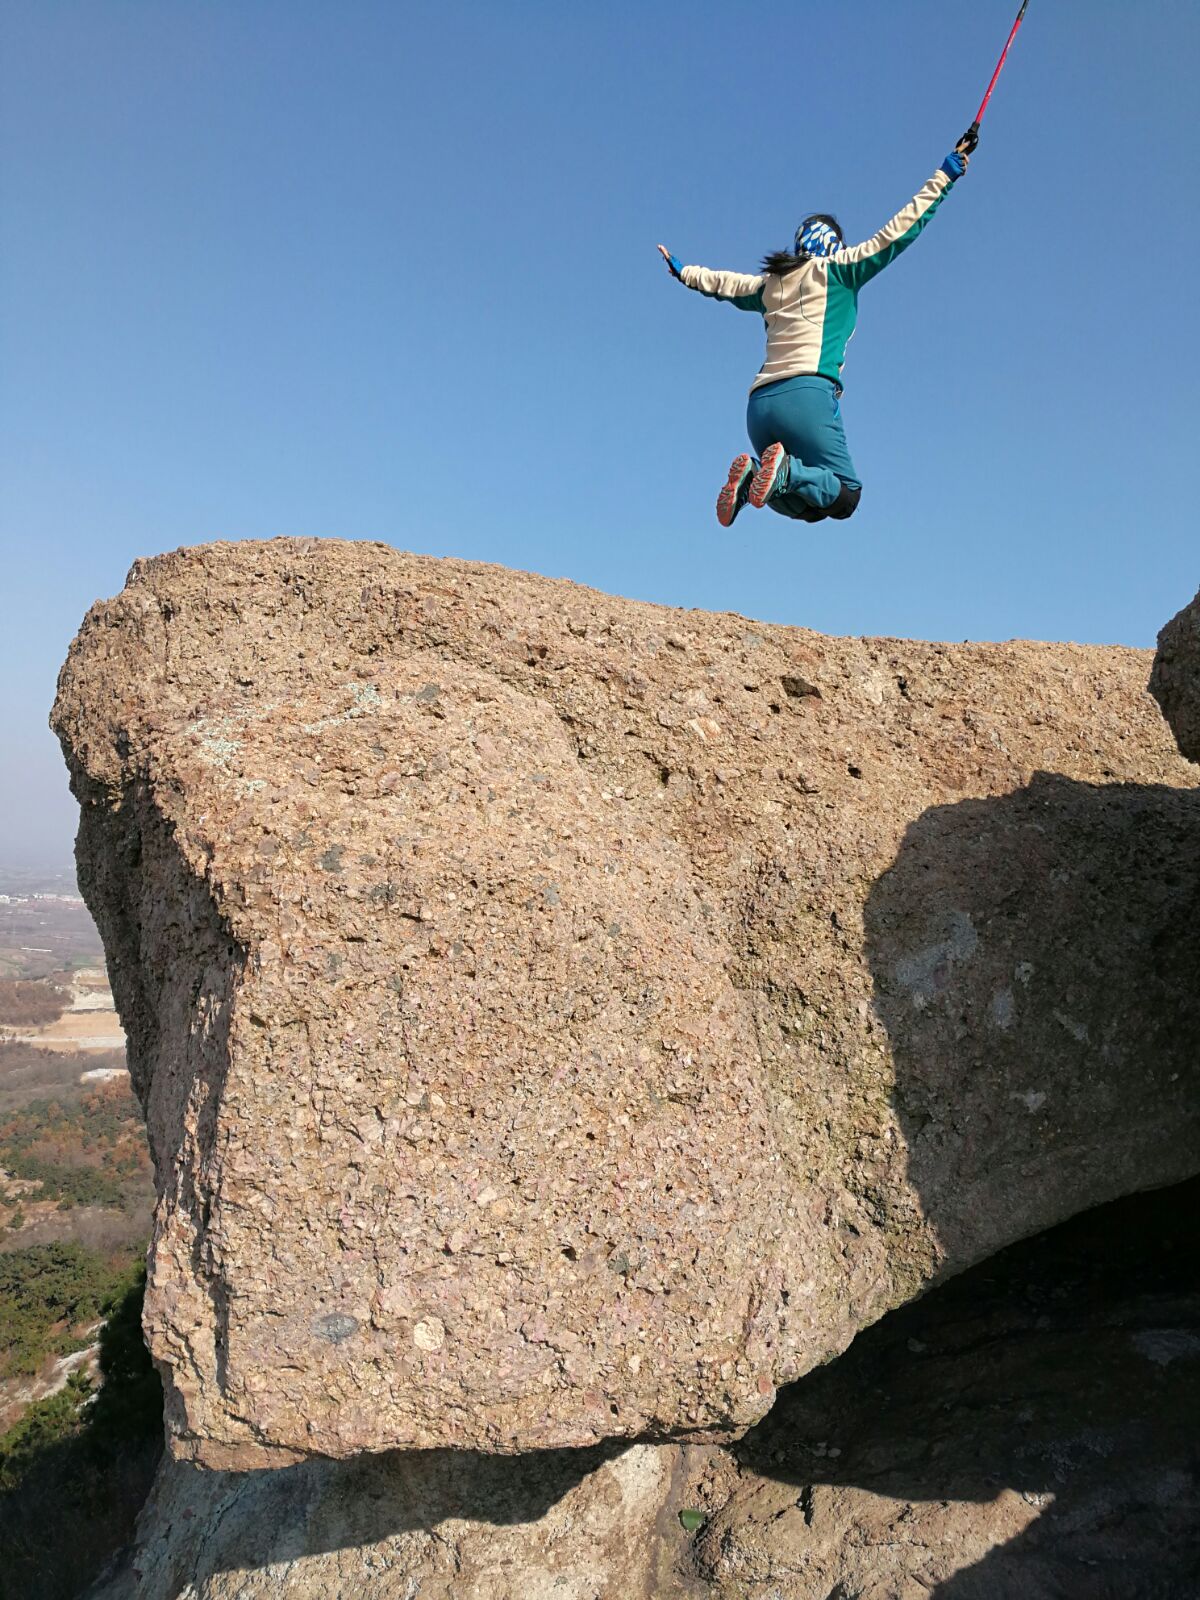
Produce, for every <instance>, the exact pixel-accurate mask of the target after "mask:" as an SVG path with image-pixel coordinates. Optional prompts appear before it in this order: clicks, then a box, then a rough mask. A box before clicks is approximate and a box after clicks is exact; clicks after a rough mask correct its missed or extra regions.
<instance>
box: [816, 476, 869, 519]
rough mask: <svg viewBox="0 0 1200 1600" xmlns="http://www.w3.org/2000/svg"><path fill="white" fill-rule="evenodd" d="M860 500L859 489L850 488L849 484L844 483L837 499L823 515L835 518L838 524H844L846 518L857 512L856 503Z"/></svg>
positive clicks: (860, 492)
mask: <svg viewBox="0 0 1200 1600" xmlns="http://www.w3.org/2000/svg"><path fill="white" fill-rule="evenodd" d="M861 499H862V489H861V488H858V487H854V488H852V487H851V486H850V484H848V483H844V484H843V485H842V487H841V490H840V492H839V494H838V497H837V499H836V500H835V501H834V502H833V504H832V505H831V506H830V507H829V509H828V510H827V511H826V513H825V515H826V516H827V517H836V518H837V520H838V521H839V522H845V520H846V518H847V517H852V516H853V515H854V513H855V512H856V511H857V510H858V502H859V501H860V500H861Z"/></svg>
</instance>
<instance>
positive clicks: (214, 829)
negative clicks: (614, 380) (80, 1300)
mask: <svg viewBox="0 0 1200 1600" xmlns="http://www.w3.org/2000/svg"><path fill="white" fill-rule="evenodd" d="M1146 668H1147V660H1146V657H1145V656H1144V655H1143V654H1142V653H1140V652H1136V651H1131V650H1123V649H1091V648H1079V647H1073V646H1048V645H1033V644H1007V645H962V646H954V647H949V646H941V645H927V644H911V643H898V642H895V641H887V640H883V641H870V640H839V639H826V638H822V637H820V636H817V635H814V634H811V633H806V632H803V631H801V630H797V629H789V628H781V627H767V626H764V625H761V624H751V623H747V622H744V621H743V620H742V619H740V618H736V617H731V616H719V615H704V614H698V613H679V612H670V611H665V610H661V609H659V608H655V607H651V606H645V605H638V604H634V603H632V602H628V601H621V600H612V599H608V598H607V597H604V596H602V595H597V594H594V593H591V592H589V591H585V590H582V589H580V588H577V587H575V586H573V585H571V584H567V583H556V582H551V581H548V580H545V579H540V578H534V577H527V576H522V575H517V574H512V573H507V572H504V571H501V570H499V569H492V568H484V567H477V566H471V565H468V564H464V563H459V562H439V561H434V560H430V559H426V558H419V557H412V556H405V555H401V554H399V553H397V552H395V551H393V550H390V549H387V548H385V547H383V546H376V545H356V544H342V543H339V542H335V541H329V542H323V541H303V540H278V541H273V542H271V543H269V544H238V545H212V546H207V547H201V548H198V549H192V550H184V551H179V552H176V553H175V554H173V555H169V556H164V557H160V558H157V559H155V560H152V561H147V562H142V563H139V564H138V565H137V566H136V567H135V568H134V570H133V572H132V573H131V574H130V579H129V583H128V585H127V587H126V589H125V590H124V592H123V593H122V594H121V595H120V596H118V597H117V598H116V599H115V600H113V601H110V602H106V603H101V604H99V605H97V606H96V607H95V608H94V609H93V611H92V612H91V613H90V614H89V616H88V618H87V620H86V621H85V623H84V626H83V628H82V629H81V632H80V634H79V637H78V639H77V640H76V642H75V644H74V645H73V647H72V650H71V655H70V657H69V659H68V662H67V665H66V667H65V668H64V671H63V675H62V679H61V683H60V692H59V698H58V701H57V704H56V707H55V713H54V723H55V727H56V729H57V731H58V733H59V735H60V738H61V739H62V742H63V747H64V750H65V752H66V755H67V759H68V762H69V764H70V766H71V770H72V778H73V784H74V787H75V791H76V793H77V795H78V797H79V799H80V802H81V805H82V809H83V817H82V824H81V831H80V839H79V847H78V855H79V864H80V873H81V882H82V885H83V888H84V892H85V894H86V896H87V898H88V902H89V904H90V906H91V907H92V910H93V912H94V913H95V915H96V917H97V921H98V923H99V925H100V928H101V931H102V933H103V935H104V938H105V942H106V948H107V951H108V956H109V964H110V971H111V975H112V979H113V987H114V993H115V995H116V998H117V1001H118V1005H119V1007H120V1010H121V1014H122V1020H123V1022H124V1024H125V1027H126V1029H127V1031H128V1034H129V1038H130V1051H131V1063H132V1071H133V1076H134V1081H135V1084H136V1085H137V1088H138V1091H139V1093H140V1094H141V1096H142V1098H143V1102H144V1104H145V1107H146V1113H147V1121H148V1125H149V1130H150V1138H151V1143H152V1147H153V1150H154V1155H155V1162H156V1168H157V1175H158V1186H159V1202H158V1208H157V1214H156V1223H155V1235H154V1242H153V1247H152V1256H151V1275H150V1289H149V1293H148V1296H147V1302H146V1327H147V1333H148V1336H149V1339H150V1342H151V1347H152V1350H153V1352H154V1355H155V1357H156V1359H157V1361H158V1363H159V1365H160V1368H161V1370H162V1371H163V1373H164V1377H165V1379H166V1381H167V1386H168V1432H169V1438H170V1442H171V1446H172V1449H173V1451H174V1452H175V1454H176V1455H178V1456H181V1457H187V1458H192V1459H194V1460H196V1461H199V1462H202V1463H204V1464H205V1465H208V1466H212V1467H237V1468H244V1467H253V1466H260V1465H274V1464H278V1463H281V1462H287V1461H295V1460H298V1459H300V1458H302V1457H306V1456H312V1455H320V1454H323V1455H327V1456H334V1457H348V1456H353V1455H355V1454H357V1453H359V1452H364V1451H383V1450H388V1449H392V1448H394V1447H404V1448H409V1449H413V1448H424V1447H447V1446H449V1447H452V1448H456V1449H477V1450H484V1451H518V1450H520V1451H524V1450H532V1449H539V1448H544V1447H549V1446H564V1445H573V1446H582V1445H588V1444H591V1443H594V1442H595V1441H598V1440H603V1439H605V1438H633V1437H638V1436H642V1437H645V1436H647V1435H649V1436H658V1437H664V1436H667V1437H674V1438H686V1437H689V1436H691V1437H697V1436H709V1437H721V1436H724V1437H729V1436H734V1435H736V1434H738V1433H739V1432H741V1431H743V1430H744V1429H745V1428H746V1427H748V1426H749V1425H750V1424H751V1423H752V1422H753V1421H754V1420H755V1419H756V1418H758V1417H760V1416H761V1415H762V1414H763V1413H764V1412H765V1411H766V1410H767V1409H768V1408H769V1407H770V1405H771V1402H772V1399H773V1397H774V1393H775V1389H776V1386H777V1385H778V1384H780V1383H783V1382H787V1381H790V1380H791V1379H793V1378H796V1377H797V1376H799V1375H800V1374H801V1373H803V1372H805V1371H807V1370H808V1369H809V1368H811V1367H812V1366H813V1365H814V1364H816V1363H818V1362H820V1361H823V1360H825V1359H827V1358H828V1357H829V1356H831V1355H833V1354H835V1353H836V1352H838V1351H839V1350H841V1349H843V1348H844V1347H845V1345H846V1344H847V1343H848V1342H849V1340H850V1339H851V1338H852V1337H853V1335H854V1333H855V1332H856V1331H857V1330H858V1329H859V1328H862V1327H863V1326H865V1325H866V1324H868V1323H870V1322H871V1321H873V1320H875V1319H876V1318H877V1317H879V1316H880V1315H881V1314H882V1313H883V1312H884V1311H885V1310H887V1309H888V1308H889V1307H890V1306H893V1305H895V1304H898V1303H900V1302H902V1301H904V1300H907V1299H910V1298H911V1297H913V1296H914V1295H915V1294H917V1293H919V1292H920V1290H921V1289H922V1288H923V1287H924V1286H925V1285H926V1284H928V1283H929V1282H931V1281H932V1280H933V1279H934V1278H935V1277H937V1276H938V1275H939V1274H945V1273H947V1272H951V1271H957V1270H959V1269H961V1268H963V1267H965V1266H967V1265H969V1264H970V1263H971V1262H972V1261H975V1260H978V1259H980V1258H981V1257H983V1256H985V1255H987V1254H989V1253H991V1252H992V1251H994V1250H996V1249H998V1248H999V1247H1001V1246H1002V1245H1004V1244H1005V1243H1007V1242H1009V1241H1011V1240H1013V1239H1016V1238H1019V1237H1021V1236H1023V1235H1025V1234H1027V1233H1030V1232H1034V1231H1036V1230H1039V1229H1041V1228H1044V1227H1047V1226H1049V1225H1051V1224H1052V1223H1054V1222H1055V1221H1057V1220H1059V1219H1061V1218H1063V1217H1065V1216H1068V1215H1070V1214H1072V1213H1074V1212H1076V1211H1078V1210H1080V1209H1082V1208H1084V1207H1086V1206H1089V1205H1093V1204H1096V1203H1098V1202H1100V1201H1103V1200H1105V1199H1108V1198H1111V1197H1113V1196H1116V1195H1119V1194H1121V1193H1124V1192H1127V1191H1130V1190H1132V1189H1135V1188H1138V1187H1142V1186H1152V1185H1157V1184H1164V1183H1169V1182H1172V1181H1174V1180H1176V1179H1179V1178H1182V1177H1184V1176H1187V1175H1188V1174H1189V1173H1191V1172H1192V1171H1194V1170H1195V1167H1196V1148H1197V1146H1196V1138H1195V1132H1196V1126H1195V1125H1196V1093H1195V1089H1196V1082H1195V1075H1196V1061H1197V1049H1196V1046H1197V1040H1198V1037H1200V1018H1198V1016H1197V1002H1196V1001H1195V1000H1194V999H1193V998H1192V997H1191V996H1192V988H1193V986H1192V985H1191V984H1190V982H1189V983H1185V982H1184V981H1183V978H1182V974H1184V973H1190V972H1191V971H1193V970H1194V966H1195V954H1196V952H1195V948H1194V943H1195V938H1196V935H1195V933H1194V932H1193V931H1192V930H1193V929H1195V928H1196V926H1197V921H1196V918H1195V915H1194V908H1195V897H1196V888H1197V883H1196V877H1197V872H1198V871H1200V868H1198V867H1197V862H1200V852H1197V851H1196V849H1195V838H1196V829H1197V822H1198V820H1200V815H1198V812H1197V797H1196V795H1195V794H1194V793H1193V791H1192V788H1191V785H1192V774H1191V772H1190V770H1189V769H1188V768H1187V766H1186V765H1185V763H1184V762H1182V761H1181V760H1180V758H1179V757H1178V756H1177V755H1176V753H1175V752H1174V750H1173V749H1172V748H1171V745H1170V739H1169V737H1168V735H1167V732H1166V729H1165V728H1164V727H1163V725H1162V722H1161V719H1160V717H1159V716H1158V713H1157V710H1156V708H1155V707H1154V705H1153V703H1152V702H1151V700H1150V699H1149V697H1148V695H1147V694H1146V693H1145V689H1144V684H1145V679H1146Z"/></svg>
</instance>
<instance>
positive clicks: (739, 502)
mask: <svg viewBox="0 0 1200 1600" xmlns="http://www.w3.org/2000/svg"><path fill="white" fill-rule="evenodd" d="M753 476H754V457H753V456H747V455H741V456H734V458H733V462H732V464H731V466H730V468H729V476H728V478H727V479H726V480H725V487H724V488H723V489H722V490H721V492H720V494H719V495H718V496H717V521H718V522H719V523H720V524H721V526H722V527H723V528H729V527H732V525H733V519H734V518H735V517H736V516H737V514H738V512H739V511H740V510H741V509H742V507H743V506H744V505H745V504H746V496H747V495H748V494H749V492H750V480H751V478H752V477H753Z"/></svg>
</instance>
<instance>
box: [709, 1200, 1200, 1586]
mask: <svg viewBox="0 0 1200 1600" xmlns="http://www.w3.org/2000/svg"><path fill="white" fill-rule="evenodd" d="M1198 1207H1200V1185H1198V1184H1197V1182H1196V1181H1194V1180H1193V1181H1192V1182H1190V1183H1188V1184H1185V1185H1182V1186H1179V1187H1176V1188H1171V1189H1164V1190H1159V1191H1157V1192H1155V1193H1153V1194H1149V1195H1142V1196H1137V1197H1133V1198H1130V1199H1126V1200H1122V1201H1119V1202H1116V1203H1115V1204H1112V1205H1109V1206H1105V1207H1102V1208H1100V1209H1098V1210H1095V1211H1092V1212H1089V1213H1087V1214H1085V1215H1083V1216H1081V1217H1078V1218H1076V1219H1075V1220H1074V1221H1072V1222H1070V1223H1066V1224H1064V1225H1062V1226H1060V1227H1058V1228H1055V1229H1052V1230H1051V1231H1049V1232H1048V1233H1045V1234H1042V1235H1039V1236H1038V1237H1037V1238H1035V1239H1031V1240H1027V1241H1025V1242H1024V1243H1022V1244H1019V1245H1015V1246H1011V1247H1010V1248H1009V1249H1007V1250H1005V1251H1003V1252H1001V1253H1000V1254H999V1255H997V1256H995V1257H994V1258H993V1259H992V1260H990V1261H988V1262H985V1263H983V1264H982V1265H980V1266H977V1267H974V1268H972V1269H971V1270H970V1271H969V1272H966V1273H964V1274H962V1275H961V1276H959V1277H957V1278H955V1279H954V1280H953V1281H951V1282H948V1283H946V1284H944V1285H942V1286H941V1287H939V1288H938V1289H936V1290H934V1291H932V1292H931V1293H930V1294H929V1295H928V1296H927V1297H926V1298H925V1299H923V1300H921V1301H919V1302H917V1303H916V1304H914V1305H911V1306H907V1307H904V1308H903V1309H902V1310H899V1311H896V1312H893V1313H891V1314H890V1315H889V1316H887V1317H886V1318H884V1319H883V1320H882V1321H881V1322H880V1323H878V1324H877V1325H876V1326H875V1327H873V1328H870V1329H868V1330H867V1331H866V1332H865V1333H863V1334H860V1335H859V1337H858V1339H856V1340H855V1342H854V1344H853V1346H852V1347H851V1348H850V1350H849V1351H848V1352H847V1353H846V1354H845V1355H844V1356H842V1357H841V1358H840V1359H839V1360H838V1361H837V1362H834V1363H833V1364H832V1365H830V1366H828V1367H826V1368H823V1369H822V1370H821V1371H819V1372H815V1373H812V1374H810V1375H809V1376H808V1377H807V1378H804V1379H802V1380H801V1381H800V1382H799V1383H797V1384H794V1385H792V1386H791V1387H790V1388H788V1389H787V1390H785V1391H783V1392H782V1393H781V1395H780V1399H779V1402H778V1404H777V1405H776V1407H775V1409H774V1411H773V1412H772V1413H771V1415H770V1416H769V1417H768V1418H767V1419H766V1420H765V1421H764V1422H763V1423H761V1424H760V1425H759V1426H758V1427H757V1428H756V1429H754V1430H753V1431H752V1432H751V1433H750V1434H748V1435H747V1436H746V1438H745V1439H744V1440H742V1441H741V1442H740V1443H739V1444H737V1445H735V1446H733V1447H732V1454H733V1456H734V1458H735V1459H736V1461H737V1463H738V1470H739V1474H740V1476H739V1481H738V1484H737V1486H736V1487H735V1489H734V1491H733V1493H732V1494H731V1496H730V1498H729V1499H728V1501H727V1503H726V1504H725V1505H724V1507H723V1508H722V1509H721V1510H720V1511H719V1512H718V1513H717V1514H716V1515H715V1516H714V1517H713V1518H712V1520H711V1521H710V1523H709V1525H708V1527H707V1528H706V1529H705V1531H704V1533H703V1534H702V1535H701V1536H700V1537H699V1539H698V1541H697V1550H698V1555H699V1561H700V1570H701V1571H702V1572H703V1574H704V1575H705V1577H706V1579H707V1580H708V1581H709V1582H710V1583H711V1584H712V1590H711V1593H712V1594H713V1596H714V1600H717V1597H720V1600H726V1597H728V1600H734V1597H738V1600H766V1597H768V1596H771V1597H774V1600H828V1596H829V1594H830V1593H834V1592H836V1593H841V1594H844V1595H852V1596H855V1597H857V1600H909V1597H910V1596H911V1597H913V1600H916V1597H918V1596H936V1597H937V1600H1166V1597H1172V1600H1173V1597H1175V1596H1182V1595H1184V1594H1190V1593H1191V1592H1192V1591H1193V1589H1194V1588H1195V1586H1196V1584H1197V1582H1198V1581H1200V1453H1198V1452H1197V1448H1196V1438H1197V1432H1198V1425H1200V1251H1198V1250H1197V1229H1196V1220H1195V1219H1196V1217H1197V1215H1198V1214H1200V1210H1198Z"/></svg>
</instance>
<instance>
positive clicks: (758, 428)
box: [746, 378, 862, 522]
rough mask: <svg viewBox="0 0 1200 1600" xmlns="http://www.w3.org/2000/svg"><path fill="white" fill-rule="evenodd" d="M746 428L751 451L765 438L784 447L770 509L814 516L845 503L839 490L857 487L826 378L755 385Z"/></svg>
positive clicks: (789, 514)
mask: <svg viewBox="0 0 1200 1600" xmlns="http://www.w3.org/2000/svg"><path fill="white" fill-rule="evenodd" d="M746 431H747V432H748V433H749V435H750V442H751V444H752V445H753V446H754V453H755V454H756V455H759V456H761V455H762V453H763V451H764V450H765V449H766V448H767V446H768V445H770V444H781V445H782V446H783V448H784V449H785V450H786V451H787V453H788V472H787V485H786V488H784V489H783V491H782V492H781V493H779V494H776V495H773V496H772V498H771V499H770V500H768V501H767V504H768V505H769V506H770V508H771V510H772V511H779V512H781V513H782V514H783V515H784V516H785V517H797V518H799V519H801V520H802V521H804V522H819V521H820V520H821V519H822V518H823V517H825V516H828V515H829V512H830V508H831V507H834V506H838V507H839V509H840V507H842V506H844V505H845V503H846V494H845V491H854V490H861V489H862V484H861V483H860V482H859V478H858V474H857V473H856V472H855V470H854V463H853V461H851V459H850V451H849V449H848V448H847V445H846V431H845V429H844V428H843V427H842V408H841V405H840V404H839V402H838V395H837V390H836V389H835V388H834V386H833V384H832V383H830V382H829V380H828V379H827V378H784V379H783V380H782V381H781V382H780V383H768V384H764V385H763V387H762V388H761V389H755V390H754V391H753V392H752V393H751V395H750V404H749V406H748V407H747V409H746ZM839 502H840V504H839ZM854 504H857V499H855V501H854ZM834 514H835V515H837V514H838V512H837V511H835V513H834Z"/></svg>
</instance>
